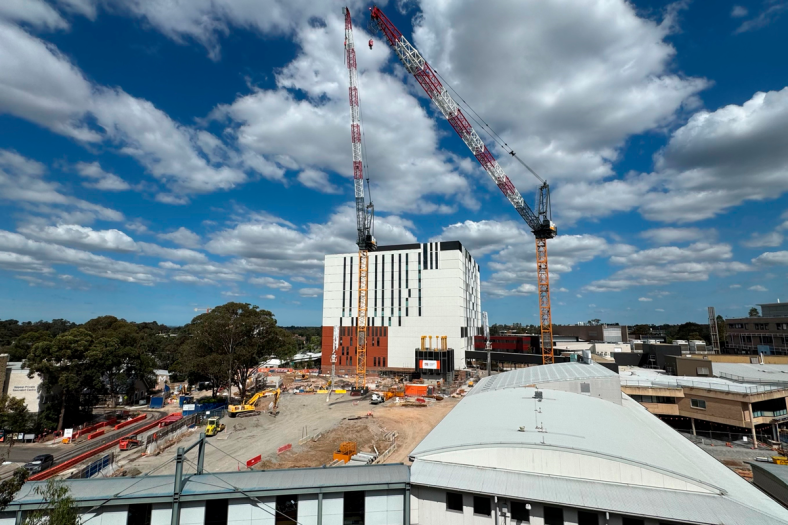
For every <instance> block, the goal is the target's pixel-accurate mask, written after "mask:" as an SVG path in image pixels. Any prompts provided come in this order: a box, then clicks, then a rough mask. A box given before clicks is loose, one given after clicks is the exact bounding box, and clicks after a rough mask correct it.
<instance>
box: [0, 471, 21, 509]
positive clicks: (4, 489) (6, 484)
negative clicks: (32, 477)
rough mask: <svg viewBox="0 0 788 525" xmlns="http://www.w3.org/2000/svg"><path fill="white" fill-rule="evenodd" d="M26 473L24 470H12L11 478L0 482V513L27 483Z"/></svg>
mask: <svg viewBox="0 0 788 525" xmlns="http://www.w3.org/2000/svg"><path fill="white" fill-rule="evenodd" d="M27 476H28V472H27V469H26V468H23V467H19V468H18V469H16V470H14V472H13V473H12V474H11V476H9V477H7V478H5V479H4V480H3V481H0V511H2V510H4V509H5V508H6V507H7V506H8V504H9V503H11V502H12V501H14V496H16V493H17V492H19V489H21V488H22V485H24V484H25V481H27Z"/></svg>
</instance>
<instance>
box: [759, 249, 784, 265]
mask: <svg viewBox="0 0 788 525" xmlns="http://www.w3.org/2000/svg"><path fill="white" fill-rule="evenodd" d="M752 263H753V264H754V265H756V266H785V265H788V251H781V252H765V253H762V254H760V255H759V256H758V257H756V258H755V259H753V260H752Z"/></svg>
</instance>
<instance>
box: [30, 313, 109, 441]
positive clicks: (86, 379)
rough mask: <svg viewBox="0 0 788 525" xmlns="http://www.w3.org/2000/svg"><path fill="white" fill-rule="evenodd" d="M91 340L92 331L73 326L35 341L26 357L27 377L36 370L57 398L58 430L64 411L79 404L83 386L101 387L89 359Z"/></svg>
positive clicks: (48, 392)
mask: <svg viewBox="0 0 788 525" xmlns="http://www.w3.org/2000/svg"><path fill="white" fill-rule="evenodd" d="M93 344H94V338H93V334H91V333H90V332H88V331H87V330H84V329H82V328H75V329H73V330H70V331H68V332H65V333H63V334H60V335H58V336H57V337H55V339H53V340H52V341H42V342H40V343H37V344H36V345H34V346H33V348H32V349H31V350H30V354H29V355H28V358H27V360H26V361H25V365H24V366H25V367H26V368H29V369H30V372H29V374H28V375H29V377H33V375H34V374H39V375H40V376H41V378H42V386H43V388H44V389H45V391H46V392H47V394H51V395H55V396H57V397H58V398H59V408H60V413H59V416H58V423H57V429H58V430H62V429H63V420H64V418H65V416H66V411H67V410H68V409H71V410H73V409H77V410H78V409H79V408H80V407H81V406H82V399H81V395H82V392H83V390H85V389H87V390H88V391H92V392H95V391H96V390H97V389H100V388H101V374H100V373H98V371H97V370H95V369H92V367H91V362H90V360H89V359H88V356H89V354H90V352H91V349H92V347H93Z"/></svg>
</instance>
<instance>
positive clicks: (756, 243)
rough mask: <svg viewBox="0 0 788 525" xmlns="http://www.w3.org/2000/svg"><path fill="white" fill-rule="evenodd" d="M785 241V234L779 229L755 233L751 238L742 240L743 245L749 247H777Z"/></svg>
mask: <svg viewBox="0 0 788 525" xmlns="http://www.w3.org/2000/svg"><path fill="white" fill-rule="evenodd" d="M782 243H783V234H782V233H780V232H778V231H773V232H769V233H753V234H752V235H751V236H750V238H749V239H747V240H746V241H742V245H743V246H747V247H748V248H763V247H766V246H769V247H772V248H773V247H775V246H780V245H781V244H782Z"/></svg>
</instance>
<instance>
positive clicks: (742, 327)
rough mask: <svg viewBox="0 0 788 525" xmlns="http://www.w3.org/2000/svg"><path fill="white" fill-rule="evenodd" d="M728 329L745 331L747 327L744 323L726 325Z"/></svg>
mask: <svg viewBox="0 0 788 525" xmlns="http://www.w3.org/2000/svg"><path fill="white" fill-rule="evenodd" d="M728 328H730V329H732V330H746V329H747V325H746V324H745V323H728Z"/></svg>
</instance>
